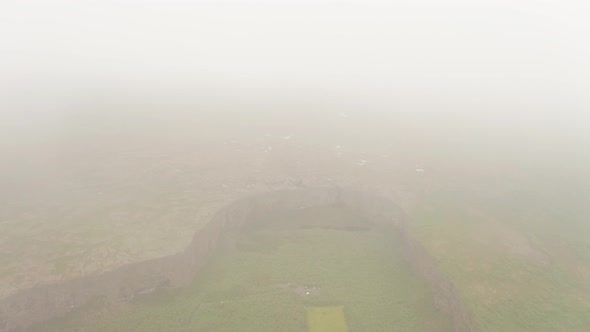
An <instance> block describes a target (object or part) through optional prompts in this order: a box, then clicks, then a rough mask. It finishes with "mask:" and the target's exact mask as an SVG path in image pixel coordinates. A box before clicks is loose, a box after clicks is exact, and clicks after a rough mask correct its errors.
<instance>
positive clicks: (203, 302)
mask: <svg viewBox="0 0 590 332" xmlns="http://www.w3.org/2000/svg"><path fill="white" fill-rule="evenodd" d="M343 225H344V227H343V228H342V227H341V226H343ZM236 237H237V241H236V246H235V247H236V248H234V249H231V250H227V251H225V252H222V253H220V254H219V255H218V256H217V257H215V259H214V260H213V261H212V262H211V264H210V265H209V267H208V268H207V269H206V271H205V272H204V273H202V274H201V275H200V276H199V277H198V278H197V279H196V280H195V282H194V283H193V284H192V285H191V286H190V287H188V288H185V289H181V290H168V291H161V292H159V293H157V294H153V295H149V296H144V297H142V298H140V299H137V300H136V301H135V302H134V303H133V304H132V305H131V306H129V307H127V308H124V309H121V310H120V311H119V312H118V313H113V312H105V311H104V310H103V309H101V308H99V307H97V306H94V307H92V308H86V309H82V310H80V311H79V312H77V313H74V314H72V315H70V316H68V317H65V318H63V319H59V320H56V321H54V322H52V323H51V324H46V325H45V326H43V328H42V329H40V330H42V331H216V332H217V331H257V332H259V331H307V330H308V319H309V316H308V314H309V311H308V310H306V308H312V307H338V308H343V309H342V315H345V316H346V321H347V323H348V327H349V329H350V330H351V331H450V324H449V321H448V319H447V318H446V317H445V316H443V315H442V314H440V313H439V312H438V311H437V310H436V309H435V308H434V305H433V303H432V297H431V294H430V291H429V290H428V288H427V287H426V285H425V284H424V283H423V282H422V281H420V280H418V279H417V278H416V277H415V275H413V274H412V272H411V271H410V270H409V267H408V265H407V264H406V262H405V261H404V260H403V258H402V255H401V252H400V246H399V243H398V241H397V238H396V234H395V232H394V230H393V228H391V227H389V226H377V225H371V224H368V223H367V222H366V221H365V220H362V218H360V217H358V216H356V215H354V214H352V213H350V211H346V210H343V209H340V208H336V207H325V208H320V209H312V210H304V211H300V212H299V213H297V214H293V215H290V216H273V217H272V218H269V220H267V222H263V223H261V224H260V225H259V226H257V227H252V228H250V229H248V230H245V231H244V232H243V233H241V234H237V235H236ZM308 292H309V294H307V293H308ZM101 315H102V316H103V317H102V318H101V317H100V316H101ZM314 321H315V319H314ZM318 324H320V323H318ZM322 324H323V323H322ZM314 326H316V325H315V324H314ZM318 326H323V325H318ZM314 329H316V327H314ZM312 331H315V330H312Z"/></svg>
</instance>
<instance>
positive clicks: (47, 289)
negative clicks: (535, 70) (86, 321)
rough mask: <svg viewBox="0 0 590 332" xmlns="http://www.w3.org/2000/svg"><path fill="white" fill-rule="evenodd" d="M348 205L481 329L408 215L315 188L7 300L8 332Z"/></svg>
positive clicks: (253, 205)
mask: <svg viewBox="0 0 590 332" xmlns="http://www.w3.org/2000/svg"><path fill="white" fill-rule="evenodd" d="M328 204H344V205H346V206H348V207H349V208H352V209H354V210H356V211H357V212H358V213H360V214H362V215H364V216H366V217H367V218H369V219H371V220H372V221H373V222H381V223H393V224H394V225H395V228H396V229H397V230H398V232H399V233H400V236H401V239H402V241H403V249H404V255H405V258H406V260H407V262H408V263H409V265H410V266H411V268H412V270H413V271H414V273H416V275H417V276H419V277H420V278H422V279H423V280H424V281H425V282H426V283H427V284H428V286H429V287H430V289H431V292H432V294H433V300H434V304H435V305H436V307H437V308H438V309H439V310H440V311H442V312H443V313H445V314H447V315H449V316H450V318H451V320H452V325H453V329H454V331H458V332H463V331H474V330H475V328H474V324H473V322H472V320H471V316H470V314H469V312H468V311H467V310H466V308H465V306H464V304H463V302H462V299H461V296H460V294H459V293H458V291H457V289H456V288H455V286H454V284H453V283H452V282H451V281H450V280H449V279H448V278H447V277H446V276H444V275H443V274H442V273H441V272H440V270H439V269H438V266H437V264H436V261H435V259H434V258H433V257H432V256H431V255H430V254H429V253H428V252H427V250H426V249H425V248H424V247H423V246H422V245H421V244H420V243H419V242H418V241H417V240H416V239H415V238H414V237H413V236H412V235H411V234H410V232H409V231H408V226H407V225H408V217H407V215H406V214H405V213H404V211H403V210H402V209H401V208H400V207H399V206H397V205H396V204H394V203H393V202H392V201H391V200H389V199H388V198H386V197H384V196H381V195H379V194H375V193H371V192H366V191H360V190H354V189H343V188H334V187H332V188H312V189H296V190H284V191H276V192H270V193H266V194H261V195H257V196H254V197H250V198H246V199H241V200H238V201H236V202H234V203H232V204H230V205H228V206H226V207H225V208H223V209H222V210H221V211H219V213H217V214H216V215H215V216H214V218H213V219H212V220H211V221H210V222H208V223H207V224H206V226H204V227H203V228H202V229H200V230H199V231H197V232H196V234H195V235H194V237H193V239H192V241H191V243H190V244H189V245H188V246H187V248H185V250H183V251H182V252H178V253H176V254H174V255H170V256H165V257H161V258H156V259H151V260H146V261H143V262H137V263H133V264H129V265H126V266H123V267H120V268H118V269H115V270H112V271H109V272H104V273H100V274H94V275H89V276H85V277H81V278H77V279H72V280H68V281H64V282H61V283H56V284H50V285H43V286H38V287H34V288H31V289H27V290H23V291H21V292H19V293H16V294H13V295H11V296H9V297H6V298H4V299H1V300H0V331H21V330H24V329H27V328H29V327H31V326H33V325H34V324H39V323H42V322H44V321H47V320H49V319H52V318H56V317H60V316H63V315H65V314H67V313H68V312H70V311H72V310H74V309H75V308H78V307H81V306H82V305H84V304H87V303H89V302H90V301H92V300H93V299H96V298H98V297H102V298H105V299H106V300H107V301H112V302H128V301H130V300H131V299H133V298H134V297H136V296H138V295H141V294H145V293H148V292H152V291H154V290H156V289H159V288H166V287H182V286H186V285H188V284H189V283H190V282H191V281H192V280H193V278H194V276H195V275H196V274H197V273H198V272H199V271H200V270H201V269H203V267H204V266H205V265H206V263H207V260H208V258H209V257H210V256H211V252H212V251H213V250H215V248H217V247H218V246H219V244H220V242H222V238H223V235H224V234H225V233H228V231H229V230H235V229H239V228H241V227H243V226H244V225H245V224H247V223H251V222H254V221H256V220H260V219H262V217H263V216H264V215H265V214H268V213H269V212H270V211H289V210H296V209H302V208H306V207H315V206H322V205H328Z"/></svg>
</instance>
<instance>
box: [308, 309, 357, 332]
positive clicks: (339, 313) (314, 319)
mask: <svg viewBox="0 0 590 332" xmlns="http://www.w3.org/2000/svg"><path fill="white" fill-rule="evenodd" d="M307 325H308V327H309V332H348V325H347V324H346V318H345V317H344V310H343V307H342V306H336V307H311V308H307Z"/></svg>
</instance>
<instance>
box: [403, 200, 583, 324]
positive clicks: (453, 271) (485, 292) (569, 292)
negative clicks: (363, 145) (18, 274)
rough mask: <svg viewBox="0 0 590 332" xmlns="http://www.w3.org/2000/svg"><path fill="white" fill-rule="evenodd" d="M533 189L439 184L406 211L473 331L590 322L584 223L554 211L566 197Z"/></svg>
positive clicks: (563, 203)
mask: <svg viewBox="0 0 590 332" xmlns="http://www.w3.org/2000/svg"><path fill="white" fill-rule="evenodd" d="M538 193H542V191H541V190H540V189H539V191H538V192H537V191H534V192H516V193H514V194H513V195H509V194H504V195H497V194H496V195H490V194H489V193H485V192H484V191H481V192H477V191H470V190H461V189H456V190H453V191H450V190H441V191H439V192H435V193H433V194H431V195H429V196H426V197H425V198H424V199H423V201H422V204H421V205H419V206H418V208H417V209H416V210H415V211H413V213H412V214H413V215H414V219H415V220H414V223H413V232H414V233H415V234H416V236H417V237H418V238H419V239H420V241H421V242H422V243H424V244H425V245H426V246H427V248H428V250H429V251H430V252H431V253H432V254H433V255H434V256H435V257H436V259H437V260H438V261H439V265H440V267H441V269H442V270H443V271H444V273H445V274H446V275H448V276H449V277H450V279H451V280H453V281H454V282H455V284H456V285H457V286H458V289H459V290H460V291H461V293H462V295H463V298H464V299H465V301H466V305H467V307H468V309H469V310H470V311H471V313H472V314H473V317H474V319H475V322H476V325H477V327H478V330H479V331H588V330H589V329H590V284H589V283H588V281H589V280H590V279H589V278H588V277H589V276H590V274H587V275H586V277H584V273H583V272H584V269H586V270H585V271H587V273H588V272H590V269H588V267H589V266H590V265H588V263H589V260H588V258H587V257H588V255H589V254H588V251H585V250H583V248H586V249H587V248H589V247H588V243H589V242H588V239H587V236H585V235H583V234H588V225H587V223H586V226H585V227H586V230H585V231H584V230H583V227H584V226H582V225H580V223H579V222H578V221H576V220H573V219H568V218H565V217H559V216H557V215H555V214H553V213H552V212H551V211H552V210H553V209H554V208H555V206H560V205H566V204H565V202H564V201H563V200H559V199H553V200H552V201H551V202H544V201H542V200H539V199H538V198H536V197H535V195H539V194H538ZM549 203H550V204H549ZM523 248H525V249H523ZM581 252H585V255H584V254H579V253H581Z"/></svg>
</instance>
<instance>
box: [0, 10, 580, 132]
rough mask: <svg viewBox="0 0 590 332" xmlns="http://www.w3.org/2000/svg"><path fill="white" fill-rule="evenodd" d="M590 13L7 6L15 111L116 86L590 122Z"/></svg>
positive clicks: (1, 19)
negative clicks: (312, 98)
mask: <svg viewBox="0 0 590 332" xmlns="http://www.w3.org/2000/svg"><path fill="white" fill-rule="evenodd" d="M587 9H588V5H586V4H585V2H584V1H557V0H554V1H519V2H514V1H500V0H494V1H479V2H474V1H456V0H453V1H444V2H442V1H347V2H341V1H303V2H301V1H278V0H277V1H270V0H267V1H247V0H243V1H238V0H234V1H179V0H176V1H156V0H149V1H140V0H125V1H1V2H0V37H1V38H2V41H3V42H2V44H1V45H0V53H1V54H2V56H1V58H0V71H1V72H2V75H1V77H0V85H1V87H2V90H3V94H5V95H7V96H6V97H5V98H4V100H5V103H7V105H8V106H6V107H3V109H4V112H6V109H11V108H15V107H16V106H15V105H21V106H22V105H25V106H26V105H29V104H30V103H34V102H35V101H43V103H44V105H48V104H51V103H50V102H49V103H48V104H47V100H48V99H43V98H41V97H42V96H43V95H56V96H57V95H59V96H63V95H66V96H68V95H72V94H73V95H75V94H80V93H82V92H81V91H86V90H92V89H93V88H95V87H97V86H98V87H105V86H108V87H111V88H112V87H115V88H124V89H139V90H142V91H143V90H145V91H152V92H154V91H155V92H159V93H169V92H174V91H178V90H183V91H186V90H188V91H191V90H192V89H195V90H199V91H209V92H215V91H218V90H223V91H224V93H227V94H228V96H232V95H237V96H240V95H241V96H258V97H261V98H263V97H264V96H272V95H285V94H286V95H300V96H304V95H306V94H308V95H313V94H323V95H328V96H333V98H341V97H345V98H357V99H359V100H364V101H370V102H371V103H373V104H375V105H388V104H389V103H393V104H396V105H400V104H401V105H412V104H414V105H417V106H416V107H414V110H422V111H424V110H428V111H444V110H449V108H457V109H459V108H467V109H471V112H477V116H483V117H485V116H486V114H485V113H486V112H488V113H502V112H504V113H505V114H506V115H508V114H509V115H514V116H515V117H516V118H518V116H519V114H520V115H521V116H522V117H525V118H528V117H529V116H530V115H531V114H534V113H538V114H543V116H549V118H548V119H551V121H553V120H555V119H556V118H560V117H561V116H562V114H563V112H566V113H568V114H572V115H574V116H575V117H579V118H580V119H582V118H584V119H586V120H587V117H584V114H585V113H586V107H587V103H586V102H587V97H586V96H585V94H586V90H587V88H588V83H587V81H588V77H590V76H589V72H590V70H589V62H590V61H589V60H588V59H590V52H589V46H588V45H587V44H588V43H587V42H585V39H587V38H585V37H587V36H588V35H589V34H588V33H589V32H590V30H589V29H588V24H587V23H586V22H585V19H586V18H587V15H586V14H587V13H588V11H587ZM85 89H86V90H85ZM32 94H35V95H37V97H38V98H37V99H35V98H28V99H30V100H29V101H26V100H24V99H27V98H26V96H30V95H32ZM31 99H32V100H31ZM49 99H51V98H49ZM58 99H59V98H58ZM59 100H61V99H59ZM10 101H12V102H14V104H13V103H9V102H10ZM429 103H430V104H429ZM58 104H59V102H58ZM10 105H12V106H10ZM481 105H485V106H486V107H481ZM408 107H410V106H408ZM41 108H43V107H41ZM410 108H411V107H410ZM474 109H478V111H475V110H474ZM557 109H558V110H557ZM515 110H518V112H517V114H515ZM577 123H578V124H579V121H578V122H577Z"/></svg>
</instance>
